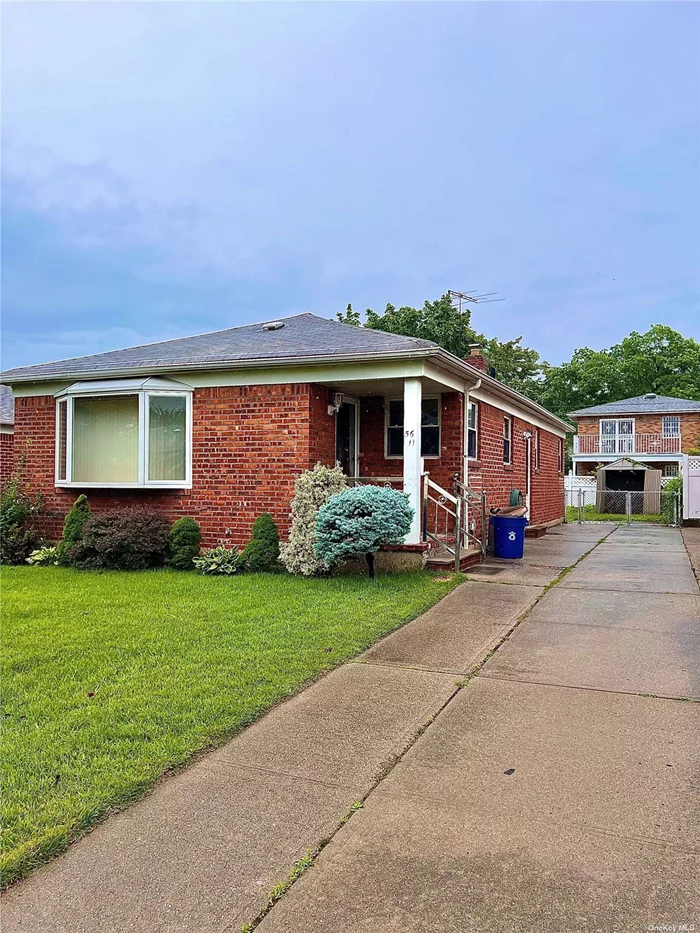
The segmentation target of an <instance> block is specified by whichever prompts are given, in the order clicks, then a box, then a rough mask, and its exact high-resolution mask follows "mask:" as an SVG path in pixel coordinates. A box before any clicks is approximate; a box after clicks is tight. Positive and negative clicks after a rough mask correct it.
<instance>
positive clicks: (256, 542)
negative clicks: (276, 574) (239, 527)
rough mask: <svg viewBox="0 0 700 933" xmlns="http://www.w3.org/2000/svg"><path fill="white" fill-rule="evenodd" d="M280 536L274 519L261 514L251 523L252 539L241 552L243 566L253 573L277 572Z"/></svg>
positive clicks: (266, 513)
mask: <svg viewBox="0 0 700 933" xmlns="http://www.w3.org/2000/svg"><path fill="white" fill-rule="evenodd" d="M279 556H280V536H279V531H278V530H277V525H276V524H275V522H274V519H273V518H272V516H271V515H270V514H269V513H268V512H263V513H262V515H260V516H259V517H258V518H256V519H255V522H254V523H253V537H252V538H251V540H250V541H249V542H248V544H247V546H246V548H245V550H244V551H243V564H244V566H245V569H246V570H251V571H252V572H253V573H264V572H266V571H268V572H269V571H271V570H279V569H280V564H279Z"/></svg>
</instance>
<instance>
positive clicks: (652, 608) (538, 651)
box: [258, 526, 700, 933]
mask: <svg viewBox="0 0 700 933" xmlns="http://www.w3.org/2000/svg"><path fill="white" fill-rule="evenodd" d="M558 534H560V535H561V536H562V537H563V538H564V539H565V540H566V541H575V540H577V538H580V539H581V543H584V544H585V543H586V535H587V534H591V532H590V530H589V529H588V528H585V529H578V528H577V526H571V527H570V528H567V529H562V530H561V531H560V532H558ZM594 534H595V532H594V533H592V536H593V535H594ZM548 537H549V536H548ZM552 538H554V536H553V535H552ZM544 540H547V539H544ZM533 543H534V542H533ZM699 543H700V542H699ZM550 545H551V539H550V541H549V542H548V546H550ZM542 555H543V556H544V551H543V552H542ZM538 559H539V555H537V554H536V552H535V551H533V550H530V554H529V557H528V559H527V560H529V562H530V564H536V563H537V562H538ZM552 566H554V565H552ZM527 572H528V563H527V561H525V562H523V563H522V564H521V565H520V566H517V565H513V566H512V567H510V568H508V569H504V570H503V571H501V572H500V573H499V575H498V577H497V578H498V579H502V578H503V575H504V574H505V575H507V576H508V577H509V578H517V576H518V575H519V574H527ZM630 580H632V581H633V582H632V583H630ZM664 584H666V586H664ZM486 585H491V586H498V585H499V584H486ZM503 589H505V587H503ZM698 592H699V591H698V586H697V583H696V581H695V579H694V578H693V575H692V573H691V572H690V562H689V560H688V556H687V554H686V552H685V549H684V548H683V547H682V539H681V535H680V532H678V531H676V530H673V529H666V528H658V529H656V528H651V529H650V528H646V527H639V528H631V529H629V530H628V529H619V530H615V531H613V532H612V533H611V534H610V535H609V537H607V538H606V540H605V541H604V542H603V543H602V544H600V545H598V546H597V547H596V548H595V549H594V550H593V552H592V553H591V554H590V556H588V557H586V558H585V559H584V560H583V561H582V562H581V563H580V564H579V565H578V566H577V568H576V569H575V570H573V571H572V572H571V573H569V574H567V575H566V576H565V577H564V578H563V579H561V581H560V582H559V583H558V584H557V586H556V587H554V588H553V589H550V590H549V591H548V592H547V593H546V594H545V596H544V597H543V598H542V599H541V600H540V601H539V602H538V603H537V605H536V606H535V608H534V610H533V611H532V613H531V614H530V615H529V617H528V618H527V619H526V620H525V621H524V622H523V623H522V624H521V625H520V626H519V627H518V628H517V629H516V630H515V631H514V633H513V634H512V635H511V636H510V637H509V638H508V639H507V640H506V642H505V643H504V644H503V645H502V646H501V647H500V648H499V650H498V651H496V653H495V654H494V655H493V656H492V657H491V658H490V659H489V660H488V661H487V662H486V664H485V665H484V666H483V667H482V668H481V670H480V671H479V672H478V675H477V676H476V677H474V678H473V679H472V680H471V682H470V683H469V685H468V686H467V687H465V688H464V689H463V690H461V691H459V693H458V694H456V695H455V696H454V697H453V699H452V700H451V701H450V703H449V704H448V705H447V706H446V707H445V709H444V710H443V712H442V713H441V714H440V716H439V717H438V718H437V719H436V721H435V722H434V723H433V725H431V726H430V728H429V729H427V730H426V732H425V733H424V734H423V735H422V736H421V737H420V738H419V739H418V740H417V741H416V742H415V744H414V745H413V746H412V748H411V749H409V751H408V752H407V753H406V755H405V756H404V757H403V758H402V760H401V761H400V762H399V763H398V764H397V766H396V767H395V768H394V769H393V771H392V772H391V774H389V775H388V777H387V778H386V779H385V780H384V781H382V782H381V784H380V785H379V786H378V787H377V788H376V789H375V790H374V791H373V792H372V794H371V795H370V796H369V797H368V799H367V801H366V802H365V806H364V808H363V810H362V811H360V812H359V813H356V814H354V815H353V817H352V819H351V820H350V821H349V822H348V824H347V825H346V826H344V827H343V828H342V829H341V830H340V831H339V832H338V833H337V834H336V835H335V836H334V838H333V840H332V841H331V842H330V844H329V845H328V846H326V848H325V849H324V850H323V851H322V852H321V854H320V855H319V857H318V859H317V860H316V862H315V864H314V865H313V867H312V868H310V869H309V870H308V872H306V873H305V874H304V875H303V876H302V877H301V878H300V879H299V881H298V882H297V883H296V884H294V886H293V887H292V888H291V890H290V891H289V892H288V893H287V895H286V896H285V897H284V898H283V899H282V900H281V901H280V902H279V903H278V904H277V905H276V906H275V907H274V908H273V909H272V910H271V912H270V913H269V914H268V915H267V916H266V917H265V918H264V919H263V920H262V923H261V924H260V926H259V927H258V929H259V930H260V933H370V931H371V933H375V931H381V933H411V931H416V933H418V931H420V933H432V931H434V933H470V931H475V933H476V931H479V933H481V931H493V933H594V931H606V933H613V931H615V933H642V931H646V930H651V929H673V928H674V927H673V925H674V924H675V925H676V927H675V928H676V929H681V927H680V926H679V925H680V924H683V923H685V924H688V927H686V929H692V925H693V924H695V929H697V928H698V921H699V920H700V869H699V864H700V860H699V859H698V856H699V855H700V844H698V820H699V819H700V812H699V807H698V793H697V790H698V788H697V767H696V765H697V747H698V738H699V737H700V705H698V703H696V702H690V701H688V700H686V699H685V698H686V697H691V696H692V697H695V698H700V689H699V686H700V685H699V684H698V666H699V665H698V661H699V660H700V597H699V596H698ZM424 655H425V649H422V656H424ZM404 659H405V660H408V657H407V656H405V655H404ZM664 924H666V927H664V926H663V925H664Z"/></svg>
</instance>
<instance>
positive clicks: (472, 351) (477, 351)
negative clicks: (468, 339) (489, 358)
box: [465, 343, 489, 372]
mask: <svg viewBox="0 0 700 933" xmlns="http://www.w3.org/2000/svg"><path fill="white" fill-rule="evenodd" d="M465 362H467V363H471V365H472V366H475V367H476V368H477V369H483V371H484V372H486V370H487V369H488V368H489V364H488V363H487V362H486V360H485V358H484V357H483V356H482V355H481V345H480V344H478V343H470V344H469V356H468V357H466V359H465Z"/></svg>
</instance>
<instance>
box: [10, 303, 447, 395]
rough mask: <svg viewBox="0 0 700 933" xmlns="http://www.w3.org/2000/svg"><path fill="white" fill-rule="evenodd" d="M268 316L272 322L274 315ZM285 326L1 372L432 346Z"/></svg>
mask: <svg viewBox="0 0 700 933" xmlns="http://www.w3.org/2000/svg"><path fill="white" fill-rule="evenodd" d="M273 320H275V319H274V318H273ZM278 320H280V321H281V322H283V324H284V327H281V328H280V329H278V330H265V329H264V326H263V325H262V324H246V325H243V326H242V327H230V328H229V329H228V330H219V331H215V332H214V333H211V334H200V335H199V336H196V337H180V338H178V339H177V340H165V341H163V342H161V343H150V344H146V345H144V346H140V347H129V348H128V349H126V350H113V351H110V352H108V353H95V354H93V355H91V356H80V357H75V358H73V359H69V360H58V361H56V362H54V363H40V364H39V365H37V366H22V367H18V368H16V369H11V370H8V371H7V372H5V373H3V374H2V377H3V379H5V380H6V381H7V382H12V381H13V380H14V379H21V380H24V379H46V378H50V377H56V376H62V375H67V374H70V375H74V374H75V375H79V374H81V373H104V374H105V375H107V374H109V373H118V372H121V371H124V370H129V371H133V370H139V369H146V370H147V369H153V368H154V367H167V366H169V365H172V366H173V367H174V368H177V367H178V366H193V365H197V364H199V363H201V364H203V365H209V364H212V363H222V364H225V363H245V362H247V361H250V362H253V361H264V360H300V359H313V358H314V357H328V356H334V355H339V356H352V355H354V354H357V355H362V354H372V353H377V354H382V353H390V352H392V351H401V350H403V351H404V352H405V351H411V350H421V349H429V348H435V349H437V344H435V343H433V342H432V341H431V340H418V339H416V338H414V337H403V336H399V335H397V334H387V333H384V332H382V331H377V330H370V329H369V328H365V327H354V326H352V325H349V324H341V323H339V322H338V321H330V320H328V319H327V318H323V317H318V316H317V315H315V314H296V315H294V316H293V317H287V318H279V319H278Z"/></svg>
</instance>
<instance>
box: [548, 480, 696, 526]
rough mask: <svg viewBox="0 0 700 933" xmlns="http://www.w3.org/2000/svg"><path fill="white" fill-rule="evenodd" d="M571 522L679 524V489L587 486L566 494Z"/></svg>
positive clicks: (568, 490)
mask: <svg viewBox="0 0 700 933" xmlns="http://www.w3.org/2000/svg"><path fill="white" fill-rule="evenodd" d="M565 502H566V520H567V522H619V523H620V524H628V525H630V524H632V523H634V522H641V523H651V524H655V525H678V524H679V523H680V519H681V498H680V491H679V490H669V491H666V490H664V489H661V490H658V489H657V490H654V491H653V492H629V491H625V490H621V489H596V487H595V486H587V487H582V488H578V489H567V490H566V492H565Z"/></svg>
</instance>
